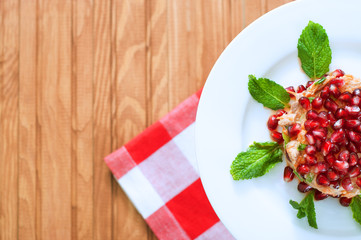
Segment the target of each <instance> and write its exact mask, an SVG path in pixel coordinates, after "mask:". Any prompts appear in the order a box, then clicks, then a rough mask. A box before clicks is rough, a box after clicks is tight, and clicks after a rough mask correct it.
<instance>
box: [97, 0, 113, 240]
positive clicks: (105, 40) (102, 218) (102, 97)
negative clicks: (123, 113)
mask: <svg viewBox="0 0 361 240" xmlns="http://www.w3.org/2000/svg"><path fill="white" fill-rule="evenodd" d="M110 3H111V1H103V0H94V25H93V37H94V55H93V57H94V80H93V81H94V100H93V109H94V110H93V111H94V119H93V134H94V136H93V139H94V140H93V141H94V153H93V155H94V156H93V158H94V175H93V184H94V196H93V199H94V239H97V240H102V239H113V238H112V225H113V224H112V208H113V206H112V179H113V177H112V176H111V174H110V171H109V169H108V167H107V166H106V165H105V163H104V161H103V158H104V157H105V156H106V155H108V154H109V153H110V152H111V151H112V146H111V145H112V132H111V104H112V102H111V97H112V96H111V44H110V43H111V4H110Z"/></svg>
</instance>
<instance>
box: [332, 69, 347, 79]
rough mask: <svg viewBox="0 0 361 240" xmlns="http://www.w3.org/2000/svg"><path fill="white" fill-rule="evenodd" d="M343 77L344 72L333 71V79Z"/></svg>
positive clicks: (339, 70)
mask: <svg viewBox="0 0 361 240" xmlns="http://www.w3.org/2000/svg"><path fill="white" fill-rule="evenodd" d="M343 75H345V72H344V71H342V70H341V69H336V70H335V71H333V72H332V76H335V77H342V76H343Z"/></svg>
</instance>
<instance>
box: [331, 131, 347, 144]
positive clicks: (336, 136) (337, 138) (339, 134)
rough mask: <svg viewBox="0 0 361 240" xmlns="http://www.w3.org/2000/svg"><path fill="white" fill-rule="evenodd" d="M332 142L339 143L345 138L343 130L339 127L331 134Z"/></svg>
mask: <svg viewBox="0 0 361 240" xmlns="http://www.w3.org/2000/svg"><path fill="white" fill-rule="evenodd" d="M330 139H331V142H332V143H341V142H343V141H344V140H345V139H346V135H345V131H344V130H343V129H342V128H341V129H338V130H337V131H334V132H333V133H332V134H331V137H330Z"/></svg>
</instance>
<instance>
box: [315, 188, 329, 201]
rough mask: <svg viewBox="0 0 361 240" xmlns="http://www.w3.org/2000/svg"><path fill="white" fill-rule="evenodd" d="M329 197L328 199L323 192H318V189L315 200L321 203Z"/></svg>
mask: <svg viewBox="0 0 361 240" xmlns="http://www.w3.org/2000/svg"><path fill="white" fill-rule="evenodd" d="M327 197H328V195H327V194H325V193H323V192H320V191H318V190H317V189H316V191H315V200H316V201H321V200H323V199H325V198H327Z"/></svg>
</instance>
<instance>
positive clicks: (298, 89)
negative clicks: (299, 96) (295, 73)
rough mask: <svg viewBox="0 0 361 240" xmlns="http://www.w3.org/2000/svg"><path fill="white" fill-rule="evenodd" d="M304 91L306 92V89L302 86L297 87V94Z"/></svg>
mask: <svg viewBox="0 0 361 240" xmlns="http://www.w3.org/2000/svg"><path fill="white" fill-rule="evenodd" d="M305 90H306V88H305V86H303V85H300V86H298V87H297V93H301V92H303V91H305Z"/></svg>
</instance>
